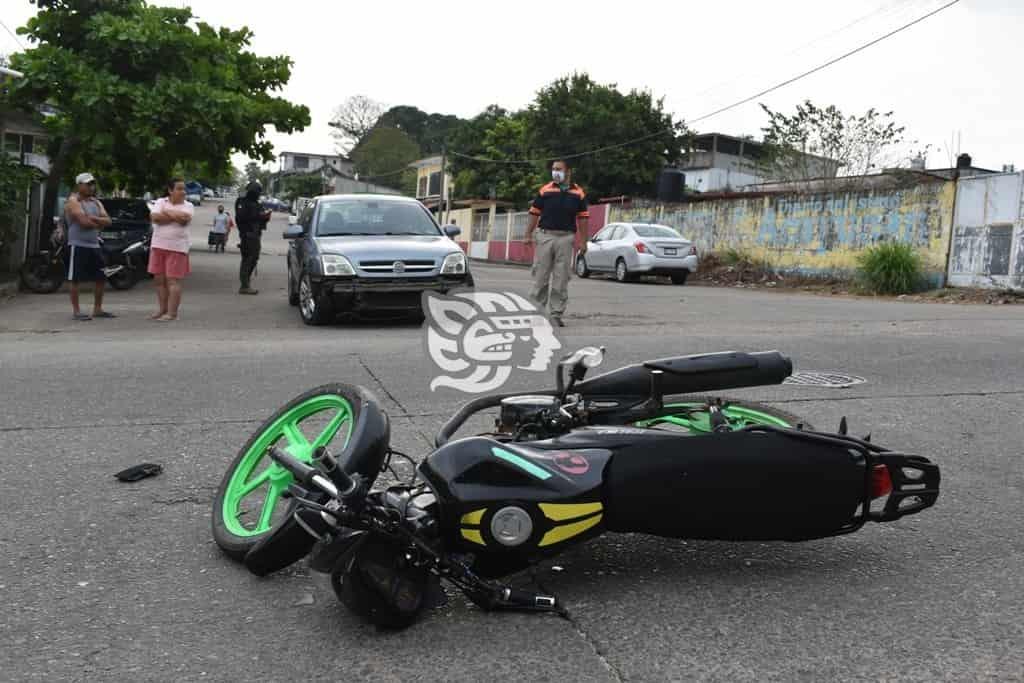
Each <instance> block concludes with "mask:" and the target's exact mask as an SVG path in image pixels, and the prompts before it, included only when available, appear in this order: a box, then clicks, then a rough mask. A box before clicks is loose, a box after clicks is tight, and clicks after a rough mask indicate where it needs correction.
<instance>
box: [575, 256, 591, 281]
mask: <svg viewBox="0 0 1024 683" xmlns="http://www.w3.org/2000/svg"><path fill="white" fill-rule="evenodd" d="M576 275H578V276H579V277H590V269H589V268H587V259H586V258H585V257H584V256H583V254H580V255H579V256H577V257H576Z"/></svg>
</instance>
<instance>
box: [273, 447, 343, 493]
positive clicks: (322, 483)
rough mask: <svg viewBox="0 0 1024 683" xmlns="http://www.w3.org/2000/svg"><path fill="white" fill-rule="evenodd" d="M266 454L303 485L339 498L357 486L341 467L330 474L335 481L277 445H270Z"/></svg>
mask: <svg viewBox="0 0 1024 683" xmlns="http://www.w3.org/2000/svg"><path fill="white" fill-rule="evenodd" d="M267 454H268V455H269V456H270V458H271V459H272V460H273V461H274V462H276V463H277V464H278V465H280V466H281V467H283V468H285V469H286V470H288V471H289V472H291V473H292V475H293V476H294V477H295V479H296V480H298V481H299V482H300V483H302V484H304V485H305V486H316V487H317V488H319V489H321V490H322V491H324V492H326V493H327V494H328V495H330V496H332V497H334V498H337V499H339V500H341V499H344V498H346V497H347V496H349V495H351V494H352V493H353V492H354V491H355V490H356V488H357V487H358V484H357V482H356V480H355V479H353V478H352V477H351V476H350V475H349V474H348V473H347V472H345V471H343V470H342V469H341V468H338V469H336V470H335V471H334V472H333V473H332V475H331V476H332V477H333V479H334V480H335V481H331V480H330V479H328V478H327V477H326V476H324V474H323V472H321V471H320V470H319V469H317V468H316V467H313V466H312V465H307V464H306V463H304V462H302V461H301V460H299V459H298V458H296V457H295V456H293V455H292V454H291V453H287V452H285V451H282V450H281V449H280V448H278V447H277V446H272V447H271V448H270V450H269V451H267ZM335 482H336V483H335ZM339 486H340V487H341V488H340V489H339V488H338V487H339Z"/></svg>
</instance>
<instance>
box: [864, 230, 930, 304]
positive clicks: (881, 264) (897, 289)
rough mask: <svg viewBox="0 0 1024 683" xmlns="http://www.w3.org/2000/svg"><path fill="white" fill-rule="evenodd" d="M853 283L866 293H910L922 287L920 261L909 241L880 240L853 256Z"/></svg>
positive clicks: (922, 264)
mask: <svg viewBox="0 0 1024 683" xmlns="http://www.w3.org/2000/svg"><path fill="white" fill-rule="evenodd" d="M857 284H858V286H859V287H860V288H861V289H862V290H863V291H865V292H867V293H870V294H886V295H893V294H912V293H913V292H917V291H920V290H921V289H923V288H924V262H923V260H922V258H921V255H920V254H918V253H917V251H916V250H915V249H914V247H912V246H910V245H909V244H904V243H902V242H883V243H881V244H878V245H875V246H873V247H869V248H867V249H865V250H864V251H863V252H861V253H860V254H859V255H858V256H857Z"/></svg>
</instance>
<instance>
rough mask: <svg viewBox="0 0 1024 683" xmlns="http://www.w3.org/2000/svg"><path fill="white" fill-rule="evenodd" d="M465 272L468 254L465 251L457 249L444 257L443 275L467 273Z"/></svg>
mask: <svg viewBox="0 0 1024 683" xmlns="http://www.w3.org/2000/svg"><path fill="white" fill-rule="evenodd" d="M465 273H466V255H465V254H464V253H462V252H461V251H457V252H455V253H454V254H448V255H447V256H445V257H444V263H443V264H442V265H441V274H442V275H465Z"/></svg>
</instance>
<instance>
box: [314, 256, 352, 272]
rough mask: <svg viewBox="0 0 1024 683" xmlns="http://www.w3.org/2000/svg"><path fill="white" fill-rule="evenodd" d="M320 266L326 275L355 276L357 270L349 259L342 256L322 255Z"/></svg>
mask: <svg viewBox="0 0 1024 683" xmlns="http://www.w3.org/2000/svg"><path fill="white" fill-rule="evenodd" d="M320 265H322V266H323V269H324V275H355V274H356V270H355V268H353V267H352V264H351V263H350V262H349V260H348V259H347V258H345V257H344V256H342V255H341V254H321V255H320Z"/></svg>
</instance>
